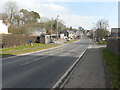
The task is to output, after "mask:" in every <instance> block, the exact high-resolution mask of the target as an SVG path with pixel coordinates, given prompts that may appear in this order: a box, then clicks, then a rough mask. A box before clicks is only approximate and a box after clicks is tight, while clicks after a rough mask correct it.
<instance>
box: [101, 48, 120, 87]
mask: <svg viewBox="0 0 120 90" xmlns="http://www.w3.org/2000/svg"><path fill="white" fill-rule="evenodd" d="M103 57H104V60H105V63H106V66H107V69H108V71H109V74H110V79H111V81H112V88H118V87H119V86H120V79H118V73H119V68H118V65H119V62H120V57H118V56H117V55H115V54H114V53H113V52H111V51H110V50H108V49H107V48H106V49H103Z"/></svg>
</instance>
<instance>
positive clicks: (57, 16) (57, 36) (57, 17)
mask: <svg viewBox="0 0 120 90" xmlns="http://www.w3.org/2000/svg"><path fill="white" fill-rule="evenodd" d="M58 17H59V15H57V32H56V37H57V39H58Z"/></svg>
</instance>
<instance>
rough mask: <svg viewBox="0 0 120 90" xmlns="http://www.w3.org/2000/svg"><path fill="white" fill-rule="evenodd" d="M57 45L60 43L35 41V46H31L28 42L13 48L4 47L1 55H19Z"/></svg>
mask: <svg viewBox="0 0 120 90" xmlns="http://www.w3.org/2000/svg"><path fill="white" fill-rule="evenodd" d="M57 46H59V45H53V44H39V43H34V44H33V46H30V45H29V44H27V45H21V46H17V47H12V48H4V49H2V53H1V55H2V56H3V57H4V56H8V55H17V54H21V53H27V52H33V51H38V50H42V49H47V48H52V47H57Z"/></svg>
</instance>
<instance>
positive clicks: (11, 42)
mask: <svg viewBox="0 0 120 90" xmlns="http://www.w3.org/2000/svg"><path fill="white" fill-rule="evenodd" d="M37 39H38V37H37V36H28V35H15V34H2V42H1V43H0V44H1V47H2V48H9V47H15V46H20V45H26V44H29V40H32V41H33V43H35V42H38V40H37Z"/></svg>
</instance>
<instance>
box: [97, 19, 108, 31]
mask: <svg viewBox="0 0 120 90" xmlns="http://www.w3.org/2000/svg"><path fill="white" fill-rule="evenodd" d="M108 27H109V23H108V20H105V19H101V20H99V21H98V22H97V23H96V28H97V29H104V30H108Z"/></svg>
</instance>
